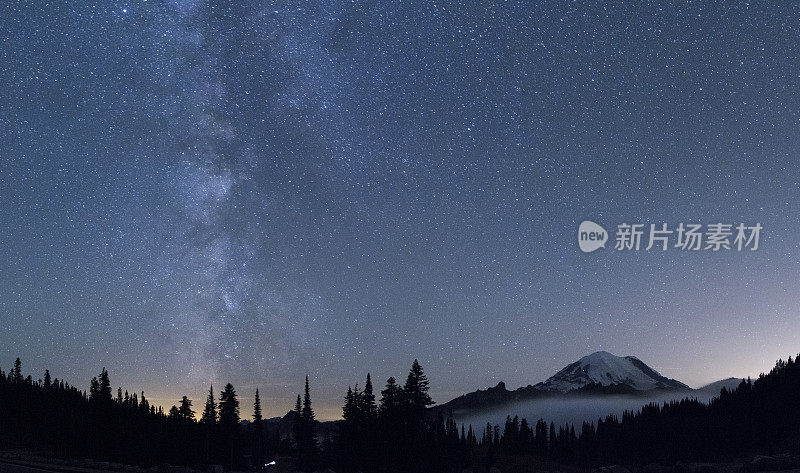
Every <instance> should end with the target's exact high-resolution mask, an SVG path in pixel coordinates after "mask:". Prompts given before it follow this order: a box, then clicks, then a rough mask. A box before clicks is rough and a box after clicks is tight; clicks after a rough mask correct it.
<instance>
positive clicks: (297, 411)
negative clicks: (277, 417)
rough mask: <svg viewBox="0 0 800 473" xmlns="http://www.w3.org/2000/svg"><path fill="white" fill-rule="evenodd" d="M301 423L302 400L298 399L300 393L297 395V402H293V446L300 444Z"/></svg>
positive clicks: (301, 434)
mask: <svg viewBox="0 0 800 473" xmlns="http://www.w3.org/2000/svg"><path fill="white" fill-rule="evenodd" d="M302 423H303V401H301V400H300V395H299V394H298V395H297V402H295V404H294V420H293V422H292V441H293V442H294V444H295V446H296V447H298V446H299V445H300V439H301V437H302V436H303V432H302V430H303V429H302Z"/></svg>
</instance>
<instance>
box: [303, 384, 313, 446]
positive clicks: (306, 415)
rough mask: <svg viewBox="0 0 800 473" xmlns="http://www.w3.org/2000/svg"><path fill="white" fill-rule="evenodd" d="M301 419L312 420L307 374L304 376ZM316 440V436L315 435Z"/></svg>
mask: <svg viewBox="0 0 800 473" xmlns="http://www.w3.org/2000/svg"><path fill="white" fill-rule="evenodd" d="M302 415H303V420H304V421H306V422H309V423H312V424H313V422H314V410H313V409H312V408H311V390H310V389H309V387H308V376H306V387H305V390H304V394H303V412H302ZM315 441H316V437H315Z"/></svg>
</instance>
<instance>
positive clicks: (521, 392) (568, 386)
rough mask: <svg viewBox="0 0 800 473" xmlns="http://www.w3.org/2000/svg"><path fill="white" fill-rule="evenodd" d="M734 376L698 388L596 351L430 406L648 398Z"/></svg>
mask: <svg viewBox="0 0 800 473" xmlns="http://www.w3.org/2000/svg"><path fill="white" fill-rule="evenodd" d="M734 379H736V378H727V379H725V380H720V381H717V382H714V383H710V384H709V385H706V386H704V387H702V388H699V389H692V388H691V387H689V386H687V385H686V384H684V383H682V382H680V381H678V380H675V379H671V378H667V377H665V376H663V375H661V374H660V373H659V372H658V371H656V370H654V369H653V368H651V367H650V366H648V365H647V364H646V363H644V362H643V361H641V360H640V359H639V358H637V357H635V356H630V355H628V356H616V355H613V354H611V353H609V352H606V351H597V352H594V353H591V354H589V355H586V356H584V357H581V358H580V359H579V360H577V361H575V362H572V363H570V364H568V365H567V366H565V367H564V368H562V369H561V370H559V371H558V372H557V373H556V374H554V375H553V376H550V377H549V378H547V379H546V380H545V381H542V382H539V383H536V384H534V385H531V384H529V385H527V386H524V387H520V388H517V389H514V390H508V389H507V388H506V384H505V383H504V382H503V381H500V382H499V383H497V385H495V386H493V387H488V388H485V389H478V390H477V391H473V392H470V393H466V394H464V395H461V396H458V397H456V398H454V399H451V400H450V401H448V402H445V403H443V404H440V405H438V406H435V407H433V408H432V410H441V411H445V412H446V411H470V410H480V409H487V408H492V407H498V406H501V405H504V404H508V403H511V402H519V401H527V400H531V399H539V398H559V397H575V396H602V395H625V396H640V397H647V396H650V395H652V394H656V393H668V392H686V393H687V394H691V393H693V392H701V391H702V390H705V391H709V390H715V389H716V388H717V387H720V388H721V387H730V385H731V384H733V380H734Z"/></svg>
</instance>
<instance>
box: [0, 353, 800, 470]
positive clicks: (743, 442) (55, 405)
mask: <svg viewBox="0 0 800 473" xmlns="http://www.w3.org/2000/svg"><path fill="white" fill-rule="evenodd" d="M429 390H430V382H429V380H428V378H427V376H426V375H425V373H424V371H423V369H422V366H421V365H420V364H419V362H418V361H417V360H414V363H413V364H412V366H411V368H410V369H409V372H408V374H407V376H406V379H405V382H404V383H403V384H402V385H401V384H400V383H398V382H397V380H396V379H395V378H394V377H391V378H389V379H388V380H387V381H386V383H385V385H384V387H383V389H381V390H380V391H379V392H376V390H375V387H374V386H373V383H372V379H371V376H370V374H369V373H368V374H367V375H366V380H365V382H364V385H363V388H360V387H359V386H358V385H355V386H351V387H348V389H347V392H346V393H345V395H344V399H343V409H342V420H341V421H338V422H337V424H336V426H337V428H336V429H325V431H324V432H320V429H319V423H318V422H317V421H316V419H315V414H314V409H313V407H312V403H311V394H310V386H309V382H308V378H306V382H305V388H304V392H303V393H302V395H298V396H297V400H296V403H295V406H294V409H293V410H292V411H291V412H290V413H289V414H287V418H288V419H290V421H291V429H290V430H289V431H288V432H283V433H281V432H280V431H277V430H273V431H270V430H269V429H266V428H265V422H264V419H263V418H262V410H261V400H260V395H259V393H258V390H256V395H255V402H254V406H253V418H252V421H251V422H249V423H243V422H241V419H240V415H239V401H238V399H237V394H236V391H235V389H234V387H233V386H232V385H231V384H227V385H226V386H225V387H224V388H223V389H222V391H221V393H220V395H219V398H217V397H216V395H215V394H214V389H213V387H211V388H210V389H209V392H208V396H207V398H206V400H205V404H204V406H203V409H202V413H201V414H200V416H199V417H200V418H199V419H196V414H195V411H194V410H193V404H192V401H191V400H190V399H189V398H188V397H186V396H184V397H183V398H181V400H180V401H179V402H178V404H177V405H175V406H172V408H171V409H169V411H168V412H166V413H165V412H164V411H163V410H162V409H161V408H160V407H155V406H153V405H151V404H150V403H149V401H148V400H147V399H146V398H145V396H144V393H141V394H140V395H137V393H133V394H129V393H128V392H123V391H122V390H121V389H118V390H117V393H116V397H114V396H113V394H112V391H111V383H110V381H109V376H108V372H107V371H106V370H105V369H103V370H102V371H101V373H100V375H99V376H98V377H96V378H94V379H92V381H91V382H90V388H89V392H88V393H87V392H82V391H80V390H78V389H77V388H75V387H73V386H70V385H69V384H68V383H66V382H65V381H64V380H58V379H52V380H51V378H50V373H49V372H48V371H45V374H44V379H43V380H37V381H33V380H32V379H31V377H30V376H27V377H25V378H23V375H22V371H21V363H20V361H19V360H17V361H16V362H15V364H14V367H13V368H12V369H11V371H10V372H9V373H8V374H6V373H3V372H2V370H0V408H2V412H0V446H3V445H15V446H19V447H24V448H31V449H40V450H41V449H44V450H48V451H51V452H53V453H54V454H57V455H61V456H67V457H75V458H85V457H92V458H96V459H102V460H110V461H119V462H123V463H133V464H156V463H162V462H166V463H171V464H183V465H194V466H201V465H206V464H212V463H213V464H223V465H226V466H228V467H237V468H248V467H255V466H256V465H261V464H263V462H264V461H267V460H268V459H271V458H276V457H277V456H279V455H285V456H291V457H292V458H294V459H295V460H294V461H295V463H296V466H297V468H298V469H300V470H302V471H314V470H316V469H322V468H332V469H333V470H334V471H337V472H358V471H372V472H387V473H393V472H401V471H402V472H431V471H435V472H458V471H462V470H463V469H464V468H467V467H472V468H473V470H474V471H484V470H488V468H489V467H490V466H492V465H494V464H497V463H502V462H503V461H507V460H508V459H510V458H512V459H513V458H517V461H519V459H520V458H522V459H523V461H527V460H525V459H530V460H544V461H552V462H557V463H564V464H566V463H571V464H576V465H581V466H600V465H607V464H619V463H625V464H646V463H662V464H674V463H675V462H678V461H683V462H688V461H713V460H729V459H731V458H734V457H736V456H739V455H742V454H746V453H774V451H776V449H779V448H781V447H780V446H781V442H783V441H785V440H787V439H791V438H797V437H798V436H800V363H798V361H797V360H796V359H794V360H793V359H792V358H791V357H790V358H789V359H788V360H787V361H783V360H778V362H777V363H776V365H775V367H774V368H773V369H772V370H771V371H770V372H769V373H767V374H762V375H760V376H759V377H758V379H756V380H755V381H752V380H750V379H748V380H747V381H743V382H742V383H741V384H740V385H739V386H738V387H737V388H736V389H734V390H728V389H724V388H723V389H722V390H721V392H720V394H719V396H718V397H716V398H714V399H712V400H711V401H710V402H709V403H703V402H699V401H697V400H696V399H688V398H687V399H683V400H680V401H673V402H668V403H664V404H661V405H659V404H656V403H651V404H648V405H645V406H643V407H642V408H641V409H640V410H638V411H636V412H631V411H626V412H624V413H623V414H622V416H621V417H617V416H614V415H610V416H607V417H606V418H604V419H598V420H597V422H583V423H582V424H581V425H580V426H579V427H578V428H577V429H576V427H575V425H572V424H566V425H559V426H557V425H555V424H554V423H553V422H550V423H549V424H548V423H547V422H546V421H545V420H544V419H539V420H538V421H537V422H536V423H535V424H530V423H529V422H528V421H527V419H524V418H522V419H520V418H519V417H516V416H515V417H513V418H512V417H510V416H509V417H508V418H507V419H506V421H505V425H503V426H502V427H501V426H500V425H492V424H487V425H486V426H482V427H480V428H479V429H473V426H472V425H463V424H462V425H459V424H458V423H457V422H456V421H455V420H454V419H453V417H452V414H451V415H448V416H447V417H446V418H445V416H444V415H443V414H442V412H441V411H438V412H437V413H436V414H435V415H434V414H432V411H431V410H430V409H429V407H430V406H432V405H433V404H434V401H433V400H432V399H431V396H430V395H429Z"/></svg>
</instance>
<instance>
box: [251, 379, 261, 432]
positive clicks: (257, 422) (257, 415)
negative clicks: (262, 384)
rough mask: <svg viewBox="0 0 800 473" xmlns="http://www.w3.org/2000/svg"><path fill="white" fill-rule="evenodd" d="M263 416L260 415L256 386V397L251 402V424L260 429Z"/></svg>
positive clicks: (259, 400)
mask: <svg viewBox="0 0 800 473" xmlns="http://www.w3.org/2000/svg"><path fill="white" fill-rule="evenodd" d="M262 420H263V417H262V416H261V397H260V396H259V395H258V388H256V399H255V402H253V425H255V427H256V428H257V429H261V421H262Z"/></svg>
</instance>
